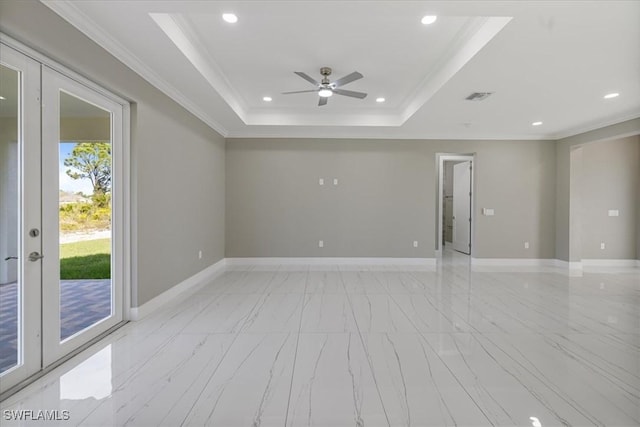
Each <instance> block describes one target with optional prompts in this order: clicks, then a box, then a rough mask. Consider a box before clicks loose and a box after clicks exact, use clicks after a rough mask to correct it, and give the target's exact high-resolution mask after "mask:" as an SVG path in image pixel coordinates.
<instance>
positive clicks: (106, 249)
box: [60, 239, 111, 280]
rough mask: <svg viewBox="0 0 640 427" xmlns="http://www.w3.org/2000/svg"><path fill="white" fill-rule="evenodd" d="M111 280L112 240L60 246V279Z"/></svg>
mask: <svg viewBox="0 0 640 427" xmlns="http://www.w3.org/2000/svg"><path fill="white" fill-rule="evenodd" d="M109 278H111V239H96V240H86V241H83V242H74V243H65V244H62V245H60V279H62V280H70V279H109Z"/></svg>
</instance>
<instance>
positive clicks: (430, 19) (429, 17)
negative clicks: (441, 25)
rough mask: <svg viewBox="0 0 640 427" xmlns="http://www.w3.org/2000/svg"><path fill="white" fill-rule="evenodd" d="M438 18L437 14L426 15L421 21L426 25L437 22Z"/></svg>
mask: <svg viewBox="0 0 640 427" xmlns="http://www.w3.org/2000/svg"><path fill="white" fill-rule="evenodd" d="M436 19H438V17H437V16H435V15H426V16H423V17H422V20H421V21H420V22H422V23H423V24H424V25H429V24H433V23H434V22H436Z"/></svg>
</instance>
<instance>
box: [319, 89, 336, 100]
mask: <svg viewBox="0 0 640 427" xmlns="http://www.w3.org/2000/svg"><path fill="white" fill-rule="evenodd" d="M318 95H320V96H321V97H323V98H328V97H330V96H331V95H333V91H331V90H330V89H321V90H320V91H319V92H318Z"/></svg>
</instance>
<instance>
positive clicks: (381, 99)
mask: <svg viewBox="0 0 640 427" xmlns="http://www.w3.org/2000/svg"><path fill="white" fill-rule="evenodd" d="M384 101H386V99H384V98H383V97H380V98H376V102H384Z"/></svg>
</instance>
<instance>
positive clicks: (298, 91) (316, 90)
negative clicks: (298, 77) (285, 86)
mask: <svg viewBox="0 0 640 427" xmlns="http://www.w3.org/2000/svg"><path fill="white" fill-rule="evenodd" d="M318 91H320V89H311V90H294V91H293V92H282V94H283V95H291V94H292V93H309V92H318Z"/></svg>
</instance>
